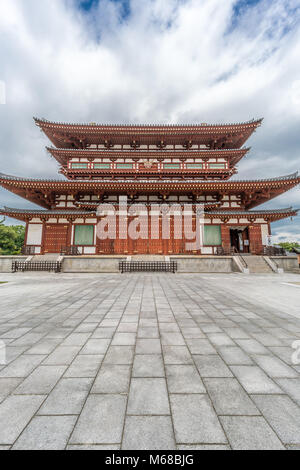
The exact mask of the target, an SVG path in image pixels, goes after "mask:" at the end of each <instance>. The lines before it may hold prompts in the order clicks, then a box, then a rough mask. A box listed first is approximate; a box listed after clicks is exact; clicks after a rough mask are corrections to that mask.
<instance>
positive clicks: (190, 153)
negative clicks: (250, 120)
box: [46, 147, 250, 168]
mask: <svg viewBox="0 0 300 470" xmlns="http://www.w3.org/2000/svg"><path fill="white" fill-rule="evenodd" d="M46 149H47V151H48V152H49V153H50V155H51V156H52V157H53V158H55V159H56V160H57V161H58V162H59V163H60V164H61V165H63V166H64V165H67V163H68V162H69V160H71V159H72V158H87V159H91V161H93V160H94V159H95V158H112V159H115V158H133V159H138V160H145V159H158V160H159V159H164V158H179V159H182V160H184V159H187V158H203V159H207V158H224V159H226V160H228V161H229V163H230V167H231V168H232V167H234V165H236V164H237V163H238V162H239V161H240V160H241V159H242V158H243V157H244V156H245V155H246V154H247V153H248V152H249V150H250V147H247V148H241V149H216V150H185V149H182V150H179V149H175V150H172V149H166V150H163V151H162V150H153V149H151V150H146V149H142V150H140V149H136V150H128V149H126V150H120V149H117V150H96V149H61V148H60V149H57V148H55V147H46Z"/></svg>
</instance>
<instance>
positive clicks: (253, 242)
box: [249, 224, 263, 255]
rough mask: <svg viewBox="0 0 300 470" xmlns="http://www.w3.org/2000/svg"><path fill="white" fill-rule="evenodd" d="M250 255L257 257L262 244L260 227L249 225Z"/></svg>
mask: <svg viewBox="0 0 300 470" xmlns="http://www.w3.org/2000/svg"><path fill="white" fill-rule="evenodd" d="M249 239H250V253H252V254H257V255H259V254H260V253H261V252H262V248H263V244H262V238H261V226H260V225H259V224H251V225H250V226H249Z"/></svg>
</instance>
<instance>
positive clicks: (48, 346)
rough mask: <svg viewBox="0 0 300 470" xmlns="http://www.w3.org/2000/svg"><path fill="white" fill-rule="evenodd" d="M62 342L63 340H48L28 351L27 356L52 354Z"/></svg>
mask: <svg viewBox="0 0 300 470" xmlns="http://www.w3.org/2000/svg"><path fill="white" fill-rule="evenodd" d="M60 342H61V338H48V339H44V340H43V341H40V342H39V343H37V344H36V345H34V346H33V347H32V348H30V349H29V350H27V351H26V354H50V353H52V351H54V349H55V348H56V347H57V345H58V344H59V343H60Z"/></svg>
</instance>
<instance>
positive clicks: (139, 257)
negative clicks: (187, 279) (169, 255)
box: [128, 255, 166, 261]
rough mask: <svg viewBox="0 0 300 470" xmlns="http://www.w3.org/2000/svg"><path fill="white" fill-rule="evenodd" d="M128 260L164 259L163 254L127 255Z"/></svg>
mask: <svg viewBox="0 0 300 470" xmlns="http://www.w3.org/2000/svg"><path fill="white" fill-rule="evenodd" d="M128 258H130V261H165V259H166V257H165V256H164V255H132V256H128Z"/></svg>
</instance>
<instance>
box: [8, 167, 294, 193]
mask: <svg viewBox="0 0 300 470" xmlns="http://www.w3.org/2000/svg"><path fill="white" fill-rule="evenodd" d="M20 183H21V184H22V185H30V184H33V185H34V186H36V185H41V186H42V187H45V185H48V186H49V185H57V187H59V186H64V185H65V186H70V185H73V186H74V187H77V186H81V185H85V186H87V187H91V188H92V187H95V185H97V186H99V185H102V184H104V183H108V184H113V185H116V186H119V185H120V184H123V182H122V181H117V182H111V181H110V180H108V181H105V180H102V181H101V182H97V181H95V182H87V181H85V180H76V181H74V182H73V181H65V180H56V179H39V178H23V177H19V176H12V175H6V174H4V173H0V185H2V186H4V185H13V186H19V184H20ZM299 183H300V176H299V175H298V171H296V172H295V173H292V174H289V175H285V176H278V177H275V178H265V179H258V180H233V181H227V182H224V183H222V182H219V181H208V182H202V181H200V182H197V183H195V182H194V181H191V182H189V181H185V182H182V181H181V180H178V181H172V182H168V181H160V182H158V181H157V179H155V180H153V181H145V182H144V181H139V182H136V181H135V180H134V179H132V180H128V181H126V184H127V185H128V184H129V185H135V184H136V185H144V184H150V185H151V186H153V187H154V186H155V185H159V186H168V185H170V184H171V185H174V184H175V185H177V184H181V185H186V184H196V185H199V186H205V187H208V186H218V187H219V185H221V186H220V187H222V188H225V187H226V189H230V188H235V187H241V188H246V189H247V188H248V187H249V188H251V187H254V186H256V185H258V186H259V185H261V184H263V185H265V184H279V185H280V184H293V185H297V184H299Z"/></svg>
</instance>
